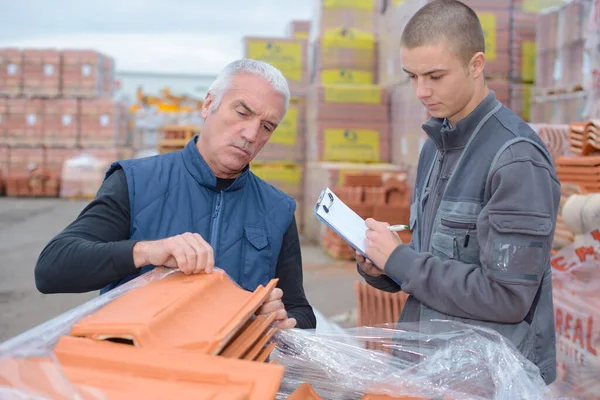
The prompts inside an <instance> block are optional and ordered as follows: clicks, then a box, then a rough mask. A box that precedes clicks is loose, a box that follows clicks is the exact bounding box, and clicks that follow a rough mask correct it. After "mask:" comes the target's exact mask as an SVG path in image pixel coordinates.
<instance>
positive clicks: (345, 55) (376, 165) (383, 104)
mask: <svg viewBox="0 0 600 400" xmlns="http://www.w3.org/2000/svg"><path fill="white" fill-rule="evenodd" d="M379 11H380V2H378V1H369V0H363V1H354V2H347V1H345V2H342V1H320V2H319V7H318V10H317V15H316V16H315V19H314V21H315V22H314V26H313V29H312V30H311V42H310V50H309V51H310V53H311V54H312V59H311V65H310V68H311V82H310V85H309V88H308V96H307V112H306V114H307V121H306V125H307V150H308V152H307V165H306V178H305V190H304V193H305V212H304V215H305V221H304V230H305V236H306V237H307V238H308V239H309V240H311V241H314V242H317V243H321V244H322V245H323V247H324V249H325V251H327V252H329V253H330V254H331V255H332V256H335V257H342V258H347V256H348V252H347V251H346V253H343V251H340V250H339V249H337V248H336V245H335V244H334V242H336V241H338V240H341V239H340V238H339V237H338V238H337V239H335V238H334V237H333V236H331V233H332V232H329V231H328V230H327V229H326V228H325V227H324V226H323V225H322V224H321V223H320V222H319V221H318V220H317V219H316V218H315V217H314V215H313V212H312V209H313V207H314V204H315V201H316V200H317V198H318V196H319V193H320V191H321V190H322V189H323V188H325V187H329V188H330V189H332V190H334V191H336V190H337V189H338V188H339V187H341V186H343V183H344V182H345V178H346V177H347V176H348V174H349V173H359V174H360V173H365V172H372V173H375V174H377V173H380V172H399V171H400V170H401V168H400V167H399V166H395V165H391V164H389V161H390V150H389V147H390V123H389V108H388V106H389V91H387V90H386V89H384V88H382V87H381V86H380V85H378V77H377V75H378V65H377V63H378V58H377V53H378V39H377V26H378V21H379ZM381 184H382V183H380V185H381ZM336 193H337V191H336Z"/></svg>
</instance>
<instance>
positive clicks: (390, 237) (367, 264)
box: [353, 218, 404, 276]
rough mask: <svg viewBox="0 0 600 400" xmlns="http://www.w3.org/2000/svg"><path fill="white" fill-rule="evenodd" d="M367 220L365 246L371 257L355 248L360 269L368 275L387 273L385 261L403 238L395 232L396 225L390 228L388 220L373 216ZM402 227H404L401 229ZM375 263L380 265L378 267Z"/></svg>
mask: <svg viewBox="0 0 600 400" xmlns="http://www.w3.org/2000/svg"><path fill="white" fill-rule="evenodd" d="M365 222H366V224H367V228H368V229H367V232H366V238H365V248H366V253H367V257H368V258H369V259H366V258H365V257H363V255H362V254H360V253H359V252H358V251H355V250H354V249H353V252H354V256H355V258H356V262H357V263H358V266H359V267H360V269H362V270H363V272H364V273H365V274H367V275H370V276H379V275H385V272H383V268H384V267H385V263H386V262H387V260H388V258H390V255H391V254H392V252H393V251H394V249H395V248H396V247H398V246H399V245H401V244H402V240H401V239H400V236H398V234H397V233H396V232H395V230H396V229H395V228H396V227H394V229H393V230H392V229H390V228H391V227H390V224H388V223H387V222H380V221H376V220H374V219H373V218H367V219H366V220H365ZM402 228H404V227H401V228H399V229H402ZM370 260H372V261H373V262H371V261H370ZM373 263H375V264H376V265H377V266H379V267H376V266H375V265H373Z"/></svg>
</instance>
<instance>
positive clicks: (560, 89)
mask: <svg viewBox="0 0 600 400" xmlns="http://www.w3.org/2000/svg"><path fill="white" fill-rule="evenodd" d="M561 3H562V2H561ZM591 4H592V2H591V1H587V0H573V1H569V2H564V4H559V5H556V6H555V7H551V8H548V9H545V10H542V11H541V12H540V13H539V16H538V18H537V21H536V26H537V27H536V29H537V36H536V67H535V69H536V71H535V75H536V82H535V86H534V96H533V99H532V110H531V113H532V114H531V121H532V122H536V123H548V124H568V123H570V122H571V121H580V120H581V119H582V118H584V117H586V116H585V115H584V114H585V111H586V107H587V101H588V98H589V94H590V93H589V91H588V87H587V85H586V81H589V80H590V79H591V68H590V62H589V61H590V57H589V54H588V51H587V50H586V41H587V39H588V31H587V25H588V20H589V18H590V16H592V14H591ZM584 89H585V90H584Z"/></svg>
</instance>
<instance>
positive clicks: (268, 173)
mask: <svg viewBox="0 0 600 400" xmlns="http://www.w3.org/2000/svg"><path fill="white" fill-rule="evenodd" d="M310 26H311V22H310V21H304V20H294V21H291V22H290V23H289V24H288V27H287V29H286V36H282V37H250V36H248V37H245V38H244V53H245V57H246V58H250V59H255V60H261V61H265V62H268V63H270V64H272V65H273V66H275V67H277V68H278V69H279V70H280V71H281V72H282V73H283V75H284V76H285V77H286V79H287V80H288V84H289V86H290V91H291V99H290V104H289V107H288V111H287V113H286V115H285V117H284V119H283V120H282V121H281V122H280V123H279V126H278V127H277V129H276V130H275V131H274V132H273V134H272V136H271V138H270V139H269V141H268V142H267V144H266V145H265V146H264V147H263V149H262V150H261V151H260V153H258V155H257V156H256V157H255V159H254V160H253V163H252V166H251V169H252V171H253V172H254V173H255V174H256V175H257V176H258V177H260V178H261V179H263V180H265V181H266V182H268V183H270V184H272V185H273V186H275V187H276V188H278V189H280V190H282V191H283V192H285V193H286V194H288V195H290V196H291V197H293V198H294V200H295V201H296V215H295V216H296V224H297V226H298V229H299V231H300V232H302V230H303V219H304V217H303V215H302V214H303V211H304V196H303V192H302V189H303V185H304V163H305V161H306V139H305V135H306V124H305V121H306V86H307V83H308V54H307V38H308V33H309V31H310Z"/></svg>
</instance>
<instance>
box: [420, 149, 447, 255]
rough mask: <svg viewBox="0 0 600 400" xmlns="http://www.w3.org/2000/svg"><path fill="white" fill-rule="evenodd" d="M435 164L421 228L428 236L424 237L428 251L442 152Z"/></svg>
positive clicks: (441, 164) (442, 162) (442, 159)
mask: <svg viewBox="0 0 600 400" xmlns="http://www.w3.org/2000/svg"><path fill="white" fill-rule="evenodd" d="M437 164H438V168H437V170H436V171H435V172H436V173H435V182H434V183H433V186H432V187H431V191H430V192H429V199H427V206H426V207H427V210H426V211H428V212H426V213H425V215H426V216H427V221H424V222H425V223H424V224H423V227H424V228H425V229H427V233H428V236H425V237H426V238H427V239H428V240H427V249H429V248H430V247H431V235H432V233H433V220H432V218H435V214H436V213H434V212H433V210H432V204H434V201H437V199H436V196H437V195H436V193H435V192H436V190H437V188H438V185H439V182H440V175H441V174H442V167H443V164H444V152H441V153H440V155H439V156H438V159H437Z"/></svg>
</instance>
